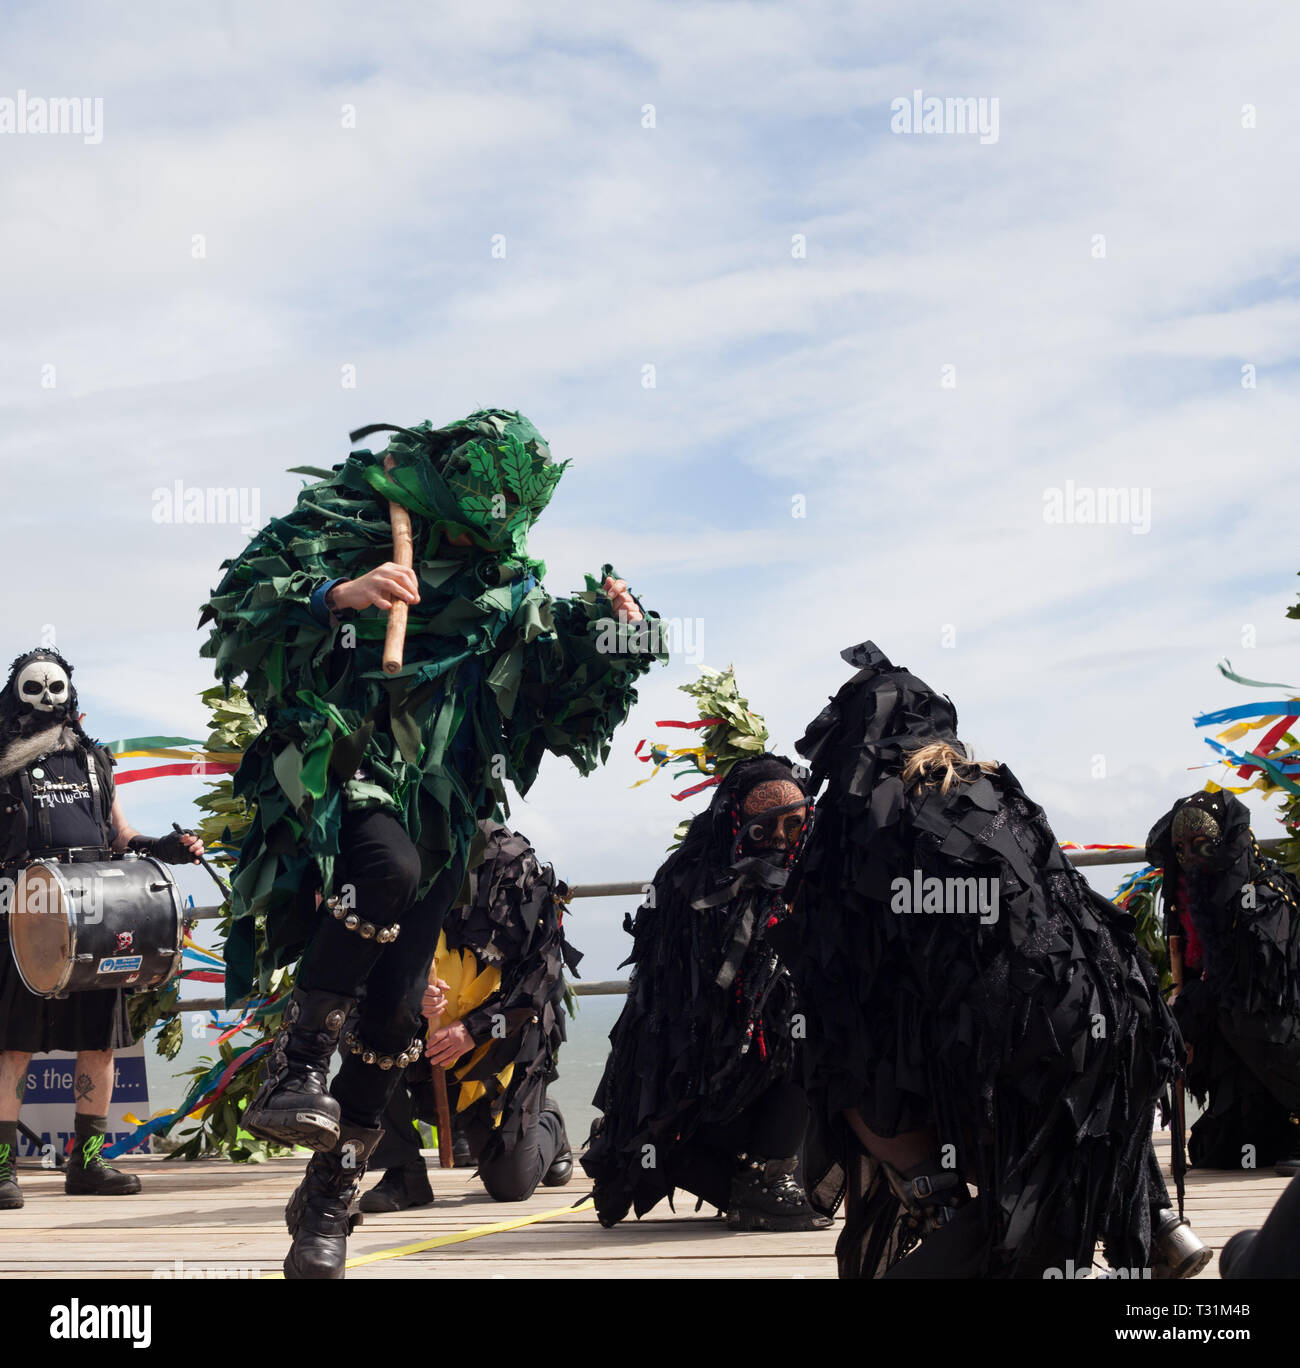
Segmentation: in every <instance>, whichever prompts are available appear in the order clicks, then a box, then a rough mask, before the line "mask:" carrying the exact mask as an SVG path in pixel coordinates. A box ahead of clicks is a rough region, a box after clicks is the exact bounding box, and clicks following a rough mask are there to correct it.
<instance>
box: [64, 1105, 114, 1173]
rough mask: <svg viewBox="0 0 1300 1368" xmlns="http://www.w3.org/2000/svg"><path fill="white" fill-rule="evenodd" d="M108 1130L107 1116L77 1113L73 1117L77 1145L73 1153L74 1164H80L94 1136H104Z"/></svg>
mask: <svg viewBox="0 0 1300 1368" xmlns="http://www.w3.org/2000/svg"><path fill="white" fill-rule="evenodd" d="M107 1130H108V1117H107V1116H91V1115H89V1114H88V1113H87V1112H77V1113H76V1114H75V1115H74V1117H73V1131H74V1134H75V1136H76V1145H75V1147H74V1149H73V1151H72V1157H73V1161H74V1162H80V1161H81V1157H82V1156H83V1155H84V1154H85V1152H86V1142H87V1141H88V1140H90V1139H91V1138H92V1137H93V1136H96V1135H101V1136H102V1135H103V1134H104V1132H105V1131H107Z"/></svg>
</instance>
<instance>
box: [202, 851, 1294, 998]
mask: <svg viewBox="0 0 1300 1368" xmlns="http://www.w3.org/2000/svg"><path fill="white" fill-rule="evenodd" d="M1258 844H1259V848H1260V850H1262V851H1264V852H1265V853H1268V852H1270V851H1273V850H1277V849H1280V848H1281V847H1282V846H1283V845H1285V844H1286V842H1285V840H1283V839H1281V838H1279V839H1276V840H1269V841H1260V842H1259V843H1258ZM1065 858H1066V859H1067V860H1069V862H1070V863H1071V864H1072V865H1076V866H1088V865H1121V864H1140V863H1142V862H1143V861H1144V860H1145V859H1146V854H1145V851H1144V850H1140V849H1139V850H1067V851H1066V852H1065ZM650 884H651V880H649V879H647V880H646V881H645V882H644V883H592V884H570V885H569V896H570V897H571V898H634V897H643V896H644V895H645V891H646V889H647V888H649V887H650ZM220 914H221V908H220V907H219V906H217V907H194V908H191V909H190V912H189V916H190V918H191V919H192V920H194V921H214V920H215V919H216V918H217V917H218V916H220ZM569 987H570V988H571V989H572V990H573V993H574V996H575V997H611V996H613V995H614V994H617V993H626V992H627V980H626V979H606V980H604V981H603V982H592V983H583V982H581V981H580V980H575V981H574V982H572V983H570V984H569ZM225 1008H226V1000H225V998H194V999H193V1000H186V1001H183V1002H182V1003H181V1004H180V1010H181V1011H183V1012H220V1011H224V1010H225Z"/></svg>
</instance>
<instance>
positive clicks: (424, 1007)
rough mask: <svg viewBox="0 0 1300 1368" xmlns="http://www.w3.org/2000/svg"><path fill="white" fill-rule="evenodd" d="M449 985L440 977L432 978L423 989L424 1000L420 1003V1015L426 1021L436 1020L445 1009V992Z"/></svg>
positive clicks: (449, 988) (449, 987) (448, 989)
mask: <svg viewBox="0 0 1300 1368" xmlns="http://www.w3.org/2000/svg"><path fill="white" fill-rule="evenodd" d="M450 990H451V985H450V984H447V983H444V982H443V981H442V980H441V979H434V981H433V982H432V983H431V984H429V986H428V987H427V988H426V989H425V990H424V1000H423V1001H422V1002H421V1003H420V1015H421V1016H423V1017H424V1018H425V1019H426V1020H428V1021H437V1020H438V1018H439V1017H440V1016H441V1015H442V1014H443V1012H445V1011H446V1010H447V994H448V992H450Z"/></svg>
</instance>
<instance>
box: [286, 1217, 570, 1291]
mask: <svg viewBox="0 0 1300 1368" xmlns="http://www.w3.org/2000/svg"><path fill="white" fill-rule="evenodd" d="M593 1205H594V1203H593V1202H592V1200H591V1198H590V1197H585V1198H584V1199H583V1200H582V1201H581V1202H579V1203H577V1205H576V1206H570V1207H556V1208H555V1210H554V1211H539V1212H538V1213H537V1214H536V1215H535V1216H521V1217H520V1218H519V1219H518V1220H517V1221H499V1222H497V1224H496V1225H485V1226H473V1227H472V1228H471V1229H469V1230H462V1231H461V1232H460V1234H459V1235H438V1236H436V1237H435V1238H434V1239H432V1240H417V1241H416V1242H415V1243H414V1244H406V1245H398V1246H397V1247H396V1248H395V1249H379V1250H376V1251H375V1252H374V1253H373V1254H361V1255H359V1256H358V1257H357V1258H355V1259H349V1260H348V1261H347V1263H346V1264H345V1265H344V1267H345V1268H360V1267H361V1266H362V1265H363V1264H371V1263H380V1262H381V1261H382V1260H384V1259H401V1258H404V1257H405V1256H406V1255H407V1254H420V1253H422V1252H423V1251H424V1250H426V1249H443V1248H445V1247H446V1246H447V1245H454V1244H464V1243H465V1241H466V1240H477V1239H479V1238H480V1236H483V1235H501V1234H504V1233H505V1232H506V1231H508V1230H520V1229H522V1227H524V1226H530V1225H536V1224H537V1222H538V1221H549V1220H550V1219H551V1218H552V1217H553V1216H569V1215H575V1214H576V1213H577V1212H579V1211H590V1210H591V1208H592V1206H593ZM283 1277H284V1274H283V1273H267V1274H266V1275H265V1279H266V1280H270V1279H275V1278H283Z"/></svg>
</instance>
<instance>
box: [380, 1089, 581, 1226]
mask: <svg viewBox="0 0 1300 1368" xmlns="http://www.w3.org/2000/svg"><path fill="white" fill-rule="evenodd" d="M461 1130H462V1132H463V1134H464V1136H465V1139H466V1140H467V1141H468V1142H469V1152H470V1154H472V1155H473V1156H474V1157H475V1159H476V1160H477V1161H478V1175H479V1177H480V1178H481V1179H482V1180H483V1186H484V1187H485V1188H487V1190H488V1196H489V1197H491V1198H492V1199H493V1200H494V1201H497V1202H524V1201H527V1200H528V1198H529V1197H531V1196H532V1195H533V1193H534V1192H536V1191H537V1185H538V1184H539V1183H540V1182H541V1181H542V1179H543V1178H544V1177H545V1176H546V1172H547V1170H548V1169H549V1168H550V1167H551V1165H552V1164H553V1163H554V1162H555V1156H556V1155H557V1154H559V1152H560V1150H561V1148H562V1146H563V1144H564V1128H563V1123H562V1122H561V1120H560V1118H559V1116H558V1115H557V1114H556V1113H555V1112H553V1111H547V1110H546V1109H545V1107H543V1110H542V1111H541V1112H540V1113H539V1114H538V1117H537V1120H536V1121H535V1122H534V1124H533V1125H532V1126H530V1127H528V1128H527V1129H526V1130H525V1131H524V1132H523V1134H522V1135H520V1137H519V1140H518V1141H517V1143H516V1144H515V1147H514V1149H513V1150H511V1152H510V1153H509V1154H493V1153H491V1151H492V1150H493V1149H495V1148H497V1147H496V1146H493V1145H492V1144H491V1141H492V1139H493V1133H492V1127H491V1126H489V1125H487V1124H486V1123H485V1122H480V1121H468V1122H464V1123H461ZM485 1153H486V1154H487V1155H488V1157H486V1158H485V1157H484V1155H485ZM371 1163H372V1165H374V1166H375V1167H376V1168H377V1167H379V1166H381V1165H382V1166H383V1167H384V1168H390V1169H397V1168H414V1167H416V1166H419V1167H421V1168H422V1167H423V1166H424V1157H423V1155H421V1153H420V1138H419V1134H418V1133H417V1131H416V1129H415V1116H414V1113H413V1111H412V1109H411V1094H410V1091H409V1089H407V1088H406V1087H405V1086H403V1087H400V1088H398V1089H396V1091H394V1093H393V1095H392V1097H390V1098H389V1100H388V1107H387V1109H386V1110H385V1112H384V1138H383V1139H382V1140H381V1141H380V1142H379V1146H378V1148H377V1149H376V1150H375V1152H374V1154H373V1155H372V1156H371Z"/></svg>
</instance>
